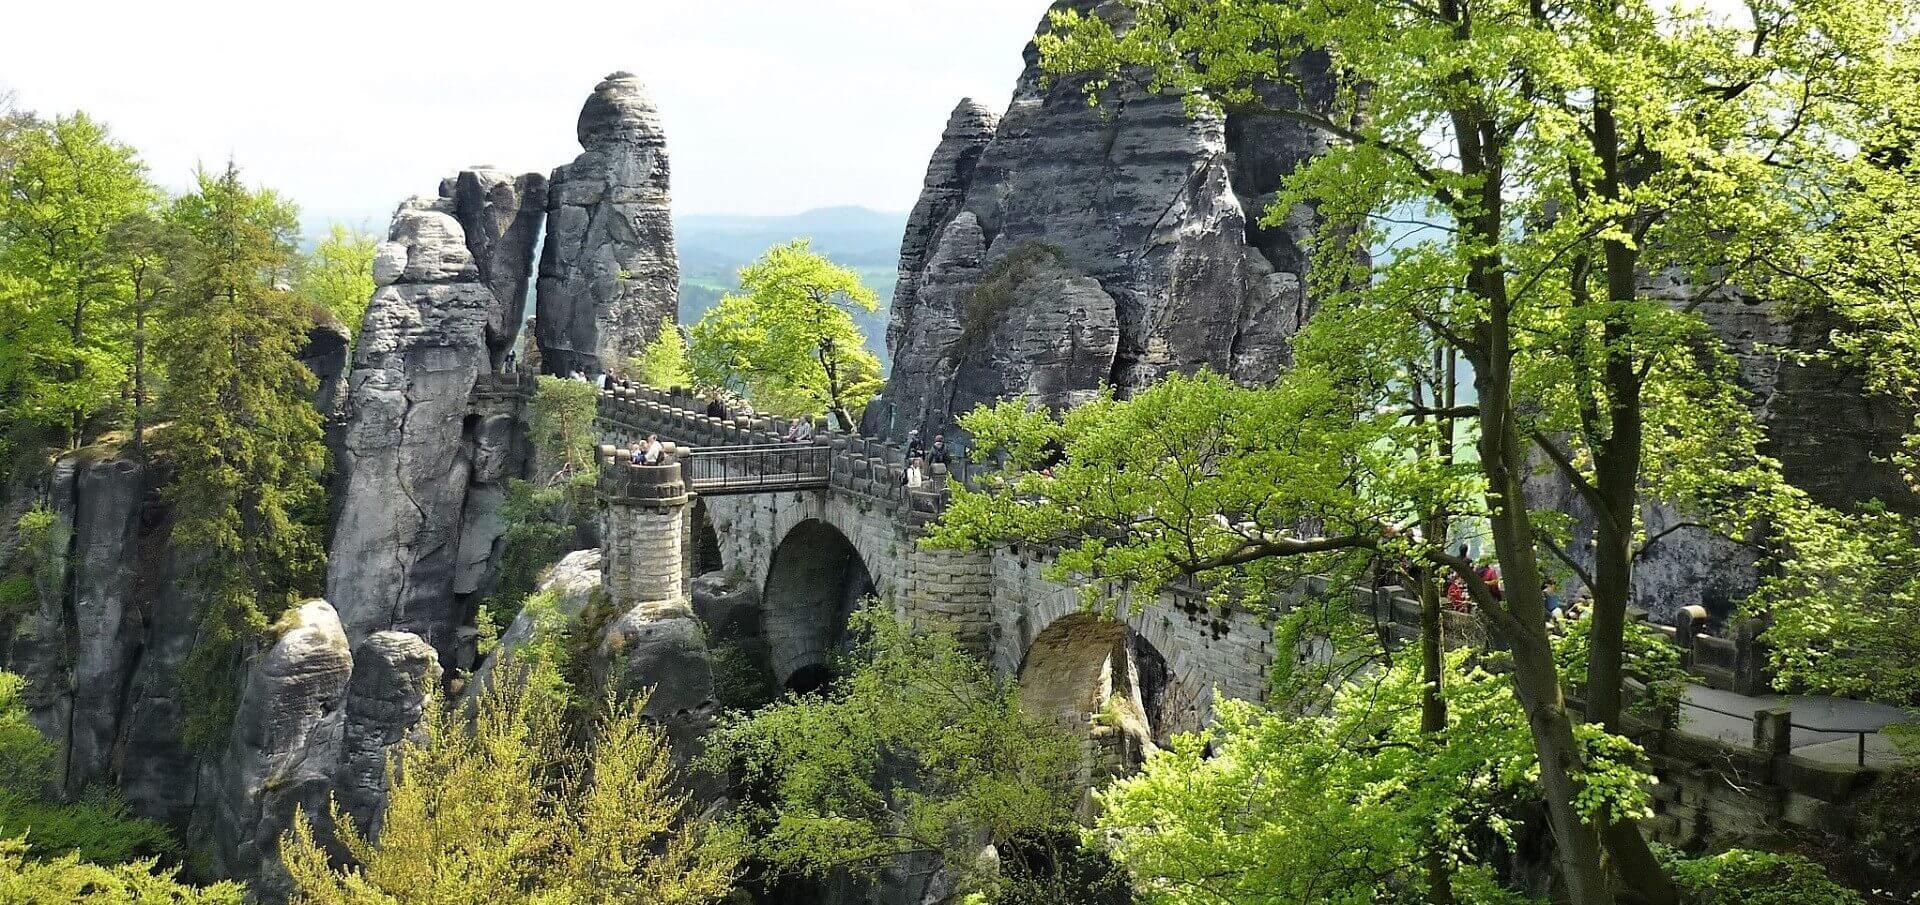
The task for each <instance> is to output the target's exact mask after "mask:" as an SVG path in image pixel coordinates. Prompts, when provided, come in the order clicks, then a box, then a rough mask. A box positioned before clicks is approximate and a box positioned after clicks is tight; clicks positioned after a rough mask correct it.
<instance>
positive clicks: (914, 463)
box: [900, 458, 927, 490]
mask: <svg viewBox="0 0 1920 905" xmlns="http://www.w3.org/2000/svg"><path fill="white" fill-rule="evenodd" d="M926 481H927V473H926V469H925V468H923V467H922V466H921V460H920V459H918V458H914V459H909V460H907V473H906V474H905V475H903V476H901V478H900V483H902V484H905V485H906V486H907V489H908V490H919V489H920V485H921V484H924V483H926Z"/></svg>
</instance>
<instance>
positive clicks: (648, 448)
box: [628, 434, 667, 465]
mask: <svg viewBox="0 0 1920 905" xmlns="http://www.w3.org/2000/svg"><path fill="white" fill-rule="evenodd" d="M666 456H667V448H666V446H664V445H662V444H661V442H660V435H659V434H648V435H647V442H645V443H635V444H633V447H632V449H631V451H630V453H629V459H628V461H631V462H632V463H633V464H635V465H658V464H660V462H661V460H663V459H665V458H666Z"/></svg>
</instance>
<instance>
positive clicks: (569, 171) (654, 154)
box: [535, 72, 680, 375]
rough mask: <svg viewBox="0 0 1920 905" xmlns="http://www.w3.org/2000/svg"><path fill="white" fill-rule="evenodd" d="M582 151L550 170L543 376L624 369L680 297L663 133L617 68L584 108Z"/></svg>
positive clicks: (541, 292)
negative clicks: (566, 162)
mask: <svg viewBox="0 0 1920 905" xmlns="http://www.w3.org/2000/svg"><path fill="white" fill-rule="evenodd" d="M577 132H578V135H579V139H580V146H581V147H582V148H583V149H585V150H584V151H583V152H582V153H581V154H580V156H579V157H577V158H575V159H574V161H573V163H571V164H567V165H566V166H562V167H560V168H558V169H556V170H554V171H553V180H552V184H551V186H550V190H549V192H548V195H547V199H548V200H547V241H546V246H545V248H544V249H543V251H542V253H541V257H540V282H539V285H538V312H539V316H538V318H537V319H536V321H535V331H536V336H537V339H538V340H539V344H540V357H541V361H542V364H543V366H544V367H545V369H546V371H547V373H550V374H562V375H564V374H569V373H572V372H573V371H576V370H577V371H580V372H582V373H585V374H597V373H601V372H603V371H609V370H616V369H623V368H624V367H625V366H626V360H627V358H628V356H631V355H633V354H635V353H637V352H639V351H640V349H641V348H642V347H643V346H645V344H646V342H647V340H649V339H651V338H652V336H653V333H654V331H656V330H657V329H658V328H659V324H660V320H661V318H665V317H672V316H674V315H675V313H676V312H677V310H678V307H679V298H680V260H679V257H678V256H677V255H676V254H675V252H674V245H673V218H672V211H671V206H670V205H671V196H670V194H669V185H668V183H669V171H668V166H667V146H666V136H665V134H664V133H663V132H662V131H661V129H660V115H659V113H658V112H657V111H656V110H655V109H654V106H653V101H652V100H651V99H650V98H649V97H648V96H647V91H646V88H645V86H643V85H642V84H641V83H640V80H639V79H637V78H635V77H634V76H633V74H632V73H628V72H616V73H613V74H612V75H609V76H607V78H606V80H604V81H602V82H601V83H600V84H599V85H596V86H595V87H594V90H593V96H591V97H589V98H587V103H586V106H585V107H584V108H582V109H581V111H580V121H579V126H578V129H577Z"/></svg>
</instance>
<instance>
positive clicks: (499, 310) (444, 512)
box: [327, 171, 541, 667]
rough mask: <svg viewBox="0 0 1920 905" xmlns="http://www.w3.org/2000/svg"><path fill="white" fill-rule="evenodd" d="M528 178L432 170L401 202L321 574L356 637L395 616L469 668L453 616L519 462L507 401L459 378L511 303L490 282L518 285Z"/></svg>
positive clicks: (480, 574)
mask: <svg viewBox="0 0 1920 905" xmlns="http://www.w3.org/2000/svg"><path fill="white" fill-rule="evenodd" d="M538 186H539V180H538V177H520V178H519V179H517V180H509V179H508V178H507V177H505V176H503V175H501V174H498V173H495V172H492V171H484V172H468V173H463V174H461V175H460V176H458V177H455V178H453V179H450V180H447V181H446V182H445V183H443V184H442V191H443V195H442V196H441V197H439V198H435V199H419V198H416V199H414V200H411V201H408V202H406V203H405V204H403V205H401V207H400V209H399V211H398V212H397V213H395V215H394V220H393V226H392V229H391V232H390V234H389V238H388V241H387V242H386V243H384V244H382V245H381V247H380V250H379V253H378V255H377V257H376V259H375V261H374V280H375V283H376V285H377V286H378V287H379V288H378V289H377V290H376V291H375V293H374V297H373V300H372V302H371V304H370V305H369V306H368V309H367V316H366V320H365V322H364V323H363V326H362V327H361V334H360V342H359V344H358V347H357V348H356V351H355V354H354V367H353V372H352V375H351V378H350V399H349V406H350V407H349V415H348V426H347V431H346V436H345V439H344V441H343V443H342V446H343V451H342V455H341V457H340V463H339V466H340V471H341V477H342V481H341V491H340V498H341V499H340V506H341V511H340V519H339V522H338V524H337V526H336V529H335V534H334V539H333V543H332V551H331V557H330V560H329V571H328V576H327V595H328V599H329V600H332V601H334V603H335V605H336V606H338V607H339V609H340V613H341V619H342V622H343V623H344V624H345V626H346V630H347V634H348V637H349V638H351V639H352V640H353V641H354V642H355V643H356V644H357V643H358V642H360V641H362V640H364V639H366V638H367V637H369V636H371V635H372V634H373V633H375V632H378V631H382V630H386V629H392V628H401V629H404V630H407V631H412V632H415V633H417V634H419V635H421V636H422V637H424V638H426V639H427V640H428V642H429V643H431V644H432V645H433V646H434V648H435V649H436V650H438V651H439V652H440V657H441V661H442V663H443V664H445V665H447V666H449V667H454V666H459V667H470V666H471V665H472V664H471V661H470V659H463V658H465V657H466V655H467V654H468V653H470V652H468V651H465V650H464V649H463V648H464V645H463V641H464V640H465V637H466V636H465V635H464V634H463V633H462V632H461V628H462V627H463V626H465V625H466V624H467V623H468V622H470V617H471V615H472V608H473V606H475V605H476V603H477V598H478V596H479V595H481V594H484V592H485V590H486V584H487V581H488V580H489V564H490V562H491V561H492V556H493V553H494V549H495V547H496V546H497V544H498V543H499V539H500V537H501V535H502V534H503V533H504V532H505V525H504V524H503V522H502V520H501V518H500V514H499V507H500V504H501V502H502V500H503V499H504V495H505V485H506V482H507V480H508V479H510V478H512V477H517V476H519V475H520V474H521V472H522V470H523V469H524V468H525V461H526V443H525V442H524V439H523V431H522V430H521V429H520V428H519V427H518V422H517V421H516V417H515V410H514V405H515V400H514V398H513V397H512V396H511V394H484V393H476V392H475V389H476V385H478V384H479V383H480V382H481V381H482V378H483V377H485V376H487V375H491V374H492V372H493V365H494V363H495V362H496V361H497V360H498V358H499V357H500V356H502V355H504V351H505V349H506V348H507V346H508V345H509V344H510V343H511V337H512V330H511V329H510V328H509V326H507V325H510V324H511V323H513V322H514V321H516V320H517V317H518V314H517V312H518V305H517V303H514V302H508V301H503V300H502V299H500V298H499V295H498V294H497V292H496V288H497V289H498V291H499V292H515V291H519V292H522V293H524V286H525V276H524V273H525V266H526V262H527V261H529V260H530V259H531V255H532V247H533V243H534V241H535V239H536V236H535V232H534V230H532V229H531V228H530V227H529V226H528V225H527V223H526V220H527V218H528V217H529V216H530V215H529V214H528V213H527V211H528V210H529V209H537V206H538V204H539V202H540V201H541V199H540V198H537V197H533V196H534V195H535V194H536V193H537V189H538ZM530 206H532V207H530ZM463 219H464V220H466V221H467V222H469V223H471V224H473V226H474V232H473V233H472V234H471V235H470V234H469V233H468V231H467V229H466V228H464V227H463V226H462V224H461V221H462V220H463ZM516 287H518V288H516Z"/></svg>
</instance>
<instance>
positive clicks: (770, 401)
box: [688, 239, 881, 429]
mask: <svg viewBox="0 0 1920 905" xmlns="http://www.w3.org/2000/svg"><path fill="white" fill-rule="evenodd" d="M879 305H880V302H879V299H878V298H876V297H875V296H874V294H873V290H871V289H869V288H867V286H866V284H864V283H862V282H861V281H860V275H859V274H857V273H855V272H854V271H852V270H849V269H847V268H845V267H841V266H839V265H837V264H835V263H833V262H832V261H829V260H827V259H826V257H824V256H822V255H820V254H818V253H816V252H814V251H813V250H812V248H811V246H810V245H809V243H808V242H807V241H806V240H804V239H800V240H796V241H794V242H791V243H788V244H786V245H780V246H776V247H774V248H772V249H769V250H768V251H767V253H766V255H765V256H763V257H762V258H760V260H758V261H755V262H754V263H753V264H751V265H749V266H748V267H746V268H745V269H744V270H741V271H740V292H739V293H737V294H729V295H727V296H725V297H723V298H721V299H720V301H719V303H718V304H716V305H714V307H713V308H712V309H711V310H709V311H708V312H707V313H706V315H705V316H704V317H702V318H700V322H699V323H697V324H694V325H693V329H692V330H691V331H690V338H689V347H688V357H689V359H690V361H691V364H692V369H693V376H694V379H695V381H696V382H698V383H700V384H701V385H703V386H710V387H730V388H733V389H735V390H738V391H741V392H743V393H745V395H746V396H747V397H748V398H749V399H751V400H753V402H754V404H755V405H757V406H760V407H761V408H764V409H765V410H767V411H770V412H774V413H776V414H782V415H814V414H818V413H820V412H826V413H828V414H831V415H833V416H834V417H835V418H837V419H838V420H839V421H840V423H841V425H842V427H844V428H847V429H851V427H852V425H853V424H854V423H855V421H856V420H858V419H857V418H855V413H856V412H857V411H858V410H859V409H860V408H862V407H863V406H865V405H866V404H867V401H868V400H870V399H872V398H873V396H874V394H876V393H878V392H879V391H880V386H881V379H880V360H879V359H878V358H877V357H875V356H874V354H873V353H872V352H869V351H867V347H866V343H867V340H866V337H865V336H864V335H863V334H861V332H860V327H859V325H858V324H856V323H854V320H853V315H852V313H851V312H852V311H853V310H855V309H858V310H861V311H868V312H871V311H874V310H875V309H877V308H878V307H879Z"/></svg>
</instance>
